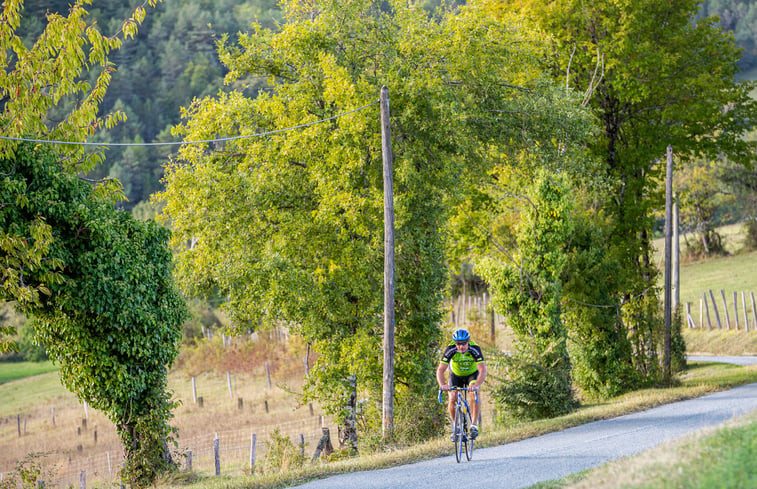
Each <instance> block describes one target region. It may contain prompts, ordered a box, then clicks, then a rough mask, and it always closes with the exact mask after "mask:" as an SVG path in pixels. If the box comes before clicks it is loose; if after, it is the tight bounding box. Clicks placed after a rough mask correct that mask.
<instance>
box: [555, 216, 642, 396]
mask: <svg viewBox="0 0 757 489" xmlns="http://www.w3.org/2000/svg"><path fill="white" fill-rule="evenodd" d="M598 224H599V223H598V222H596V219H595V220H592V219H591V218H590V216H588V215H586V214H583V215H581V214H579V213H577V214H576V215H575V219H574V229H573V231H572V233H571V237H570V239H569V240H568V242H567V251H568V265H567V266H566V268H565V270H564V271H563V274H562V280H563V281H564V291H563V294H564V298H565V299H566V300H565V301H563V306H564V310H563V321H564V322H565V326H566V328H567V329H568V332H569V342H568V348H569V351H570V356H571V361H572V364H573V370H572V376H573V379H574V381H575V382H576V385H577V386H578V387H579V388H580V389H581V391H582V392H583V394H584V395H585V396H586V397H588V398H609V397H612V396H616V395H618V394H621V393H623V392H626V391H629V390H631V389H633V388H635V387H637V386H638V385H639V383H640V381H641V378H640V375H639V373H638V372H637V371H636V370H634V369H633V363H632V349H631V343H630V340H629V338H628V336H627V334H626V331H625V328H624V327H623V324H622V322H621V321H622V319H621V318H622V316H621V314H620V310H619V304H617V303H616V302H615V297H614V295H613V291H614V290H617V288H618V285H617V281H618V280H620V274H621V270H620V264H619V263H618V261H617V259H616V258H615V257H614V256H613V255H612V254H610V253H609V252H608V250H607V247H606V234H605V231H604V230H603V229H602V228H601V227H600V226H599V225H598Z"/></svg>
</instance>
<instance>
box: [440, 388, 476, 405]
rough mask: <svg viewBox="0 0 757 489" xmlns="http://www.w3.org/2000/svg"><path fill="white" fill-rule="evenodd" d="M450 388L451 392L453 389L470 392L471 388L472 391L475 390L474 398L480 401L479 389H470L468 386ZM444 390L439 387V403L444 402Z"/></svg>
mask: <svg viewBox="0 0 757 489" xmlns="http://www.w3.org/2000/svg"><path fill="white" fill-rule="evenodd" d="M449 390H450V392H451V391H463V392H468V391H469V390H471V391H473V398H474V399H475V400H476V403H478V389H468V388H467V387H456V386H452V387H450V388H449ZM443 392H444V391H443V390H441V389H439V404H442V393H443Z"/></svg>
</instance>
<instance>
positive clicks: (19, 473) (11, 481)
mask: <svg viewBox="0 0 757 489" xmlns="http://www.w3.org/2000/svg"><path fill="white" fill-rule="evenodd" d="M42 456H43V454H41V453H32V454H29V455H27V456H26V457H25V458H24V459H23V460H20V461H19V462H17V463H16V467H15V469H14V470H13V471H12V472H10V473H9V474H4V475H5V476H4V477H3V480H2V481H0V489H39V487H41V486H42V485H44V482H45V481H46V480H47V481H49V480H50V479H51V478H52V475H53V473H52V471H51V470H50V469H49V468H46V466H45V463H44V460H42Z"/></svg>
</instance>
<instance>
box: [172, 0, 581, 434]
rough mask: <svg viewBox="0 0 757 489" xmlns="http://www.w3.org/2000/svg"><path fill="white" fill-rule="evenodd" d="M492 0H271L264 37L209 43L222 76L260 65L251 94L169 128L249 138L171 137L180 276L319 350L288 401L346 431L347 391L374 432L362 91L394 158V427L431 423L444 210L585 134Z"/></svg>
mask: <svg viewBox="0 0 757 489" xmlns="http://www.w3.org/2000/svg"><path fill="white" fill-rule="evenodd" d="M498 4H499V2H481V3H480V4H475V5H470V6H467V7H464V8H461V9H459V10H455V9H450V10H441V11H438V12H436V14H435V15H434V16H429V15H428V14H427V13H426V12H425V11H424V10H422V9H421V8H420V7H419V6H417V5H412V6H408V5H407V4H406V2H401V1H391V2H388V3H386V4H377V3H375V2H372V1H367V0H365V1H362V0H361V1H351V2H337V1H324V2H319V3H318V4H317V5H315V4H308V5H305V4H303V3H301V2H295V1H291V2H284V3H283V8H284V11H285V13H286V20H287V21H286V23H285V24H284V25H283V26H281V28H280V30H268V29H264V28H262V27H260V26H254V29H253V31H252V32H251V33H248V34H245V35H243V36H241V37H240V38H239V45H233V44H229V42H228V40H226V42H225V43H224V44H222V48H221V51H220V53H221V58H222V60H223V61H224V63H225V64H226V65H227V67H228V69H229V75H228V76H227V83H239V82H240V81H244V80H248V79H250V78H252V77H264V78H265V79H267V80H268V82H269V85H270V87H269V89H268V90H265V91H262V92H261V93H260V94H259V95H258V96H257V97H256V98H254V99H250V98H247V97H245V96H244V94H243V93H242V92H240V91H233V92H231V93H228V94H226V93H222V94H219V95H218V96H216V97H215V98H206V99H204V100H201V101H198V102H196V103H195V104H194V105H193V106H192V107H191V108H190V109H189V110H188V111H187V119H186V122H185V123H184V125H183V126H182V127H181V128H180V133H181V134H182V135H183V136H184V137H185V138H186V139H188V140H197V139H212V138H214V137H216V136H227V135H234V134H239V135H254V134H257V133H266V135H265V136H263V137H256V138H253V137H250V138H247V139H240V140H233V141H228V142H225V143H222V144H214V145H213V146H191V147H185V148H184V149H183V151H182V154H181V156H182V159H183V161H177V162H176V163H175V164H173V165H171V166H170V167H169V168H168V169H167V177H166V191H165V193H163V194H162V195H161V199H162V200H165V202H166V207H165V215H166V217H168V218H169V219H170V222H171V225H172V226H173V229H174V235H173V236H174V241H173V243H174V244H175V245H176V246H177V248H178V251H177V257H178V259H179V264H178V267H177V272H178V280H179V283H180V284H182V286H183V287H184V288H185V290H187V292H192V293H196V292H201V291H205V292H212V291H220V292H221V293H222V294H223V295H225V296H226V297H227V302H226V304H225V308H226V309H227V310H228V311H229V313H230V315H231V317H232V318H233V319H234V321H235V322H236V324H238V325H245V326H246V325H252V326H254V327H265V326H266V325H267V324H272V323H274V322H284V324H286V325H288V326H290V327H291V328H293V329H294V330H295V332H296V333H298V334H300V335H302V336H303V337H304V338H305V339H306V340H307V341H308V342H309V343H310V344H312V346H313V347H314V349H315V351H316V352H317V354H318V360H317V362H316V364H315V365H314V367H313V368H312V369H311V370H310V372H311V374H310V377H309V379H308V385H307V387H306V388H307V394H306V395H307V396H309V397H310V398H315V399H317V400H319V401H321V403H322V404H323V405H324V407H325V408H326V409H327V411H328V412H330V413H333V414H337V415H338V416H339V419H340V420H341V422H342V425H343V428H344V430H345V431H346V432H348V433H352V432H353V428H352V424H353V423H354V416H355V414H354V413H355V407H356V406H355V402H356V398H357V397H358V396H364V397H365V398H367V401H368V402H366V403H362V405H363V406H366V408H365V411H364V413H365V424H366V425H367V426H369V427H371V426H373V427H379V429H380V423H379V422H378V420H379V419H380V417H379V416H378V414H379V412H378V409H377V406H379V405H380V404H379V401H380V398H379V395H380V392H381V354H380V353H381V346H380V345H381V341H380V340H381V331H382V328H381V322H380V317H381V310H382V296H383V294H382V269H383V267H382V258H383V236H382V232H381V230H382V229H383V225H382V219H383V216H382V208H383V205H382V202H383V191H382V175H381V166H382V165H381V145H380V126H379V114H378V107H376V106H375V103H374V102H375V101H376V100H377V98H378V94H379V89H380V87H381V86H382V85H386V86H387V87H388V88H389V94H390V106H391V112H392V135H393V141H392V145H393V152H394V167H395V174H394V190H395V212H396V221H395V222H396V228H397V230H396V243H397V250H396V255H395V260H396V270H397V271H396V275H395V276H396V277H397V281H396V296H395V300H396V302H395V308H396V315H395V317H396V331H397V337H396V349H397V352H396V359H395V376H396V383H395V385H396V386H397V391H398V392H397V395H396V396H395V398H396V400H397V403H398V406H397V407H398V409H397V410H396V411H395V412H396V413H397V417H398V418H399V419H397V420H396V424H397V425H399V426H402V425H403V423H405V424H404V426H408V427H412V428H411V429H410V428H409V429H408V430H402V429H398V430H397V432H398V433H399V436H407V435H408V434H409V433H415V434H413V435H412V436H423V435H424V434H426V435H428V434H430V433H435V432H436V429H437V428H438V423H440V422H441V421H440V420H442V419H443V417H442V415H441V413H440V410H439V408H438V406H436V407H432V408H429V407H428V406H429V403H428V400H429V399H431V398H432V397H433V395H434V393H435V390H436V385H435V382H434V375H433V373H434V363H435V362H436V360H437V355H438V353H439V352H438V348H437V346H438V340H439V336H440V322H441V317H442V312H441V304H442V293H443V290H444V284H445V280H446V278H447V276H448V271H447V269H446V257H445V253H444V246H445V239H444V238H445V236H444V234H443V231H444V229H445V228H446V222H447V219H448V218H449V210H450V206H451V205H452V203H454V202H458V201H459V200H460V199H461V198H462V196H463V195H464V192H463V191H462V190H463V188H464V187H466V186H469V185H472V182H474V181H475V182H477V183H480V181H481V178H482V177H484V178H486V177H485V176H486V175H487V170H488V168H489V166H490V165H491V160H492V159H494V158H497V159H500V160H503V159H506V158H508V157H510V156H511V155H512V156H513V157H515V156H517V154H518V151H519V150H520V149H522V148H526V147H530V146H532V145H541V146H543V147H544V149H543V152H542V154H543V155H547V154H550V155H558V156H556V160H560V157H559V154H560V151H559V148H557V146H556V145H553V144H552V139H553V138H554V137H555V134H563V133H571V132H574V131H576V130H577V128H579V127H581V128H583V127H585V126H582V125H581V123H582V122H584V121H585V120H584V119H580V118H575V117H574V116H575V112H576V111H575V106H574V105H571V104H570V103H567V102H566V101H565V100H564V94H562V92H561V91H558V90H555V89H554V87H553V86H552V85H551V84H549V83H547V84H544V83H541V82H540V80H539V79H538V76H537V75H535V74H534V73H532V72H530V71H529V68H530V67H531V66H533V60H531V59H530V57H531V56H533V55H534V54H535V53H532V52H530V51H529V46H530V44H529V43H526V42H523V41H524V37H525V35H524V34H523V32H522V31H520V30H518V29H516V28H514V27H513V25H512V24H511V22H510V19H508V18H506V17H505V16H502V15H500V13H501V9H499V7H498ZM505 46H513V47H512V49H508V50H505V49H503V47H505ZM578 112H580V111H578ZM340 114H344V115H343V116H341V117H338V116H339V115H340ZM579 119H580V120H579ZM318 121H324V122H318ZM294 126H299V128H298V129H296V130H291V131H285V129H286V128H291V127H294ZM303 126H306V127H303ZM275 131H282V132H275ZM560 161H563V160H560ZM415 399H420V400H419V401H415ZM421 406H423V410H420V407H421ZM431 406H433V405H431ZM352 440H353V441H352V442H351V443H350V444H351V445H352V446H353V447H354V441H355V440H354V438H352Z"/></svg>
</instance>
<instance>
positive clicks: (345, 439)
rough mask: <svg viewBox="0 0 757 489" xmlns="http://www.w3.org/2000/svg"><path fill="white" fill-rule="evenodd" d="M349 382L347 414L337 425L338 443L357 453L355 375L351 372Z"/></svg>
mask: <svg viewBox="0 0 757 489" xmlns="http://www.w3.org/2000/svg"><path fill="white" fill-rule="evenodd" d="M349 383H350V397H349V400H348V401H347V405H346V406H345V408H346V411H347V416H346V417H345V419H344V421H343V424H342V426H340V427H339V445H340V446H342V447H344V446H347V447H349V449H350V452H351V453H352V454H354V455H357V453H358V447H357V375H355V374H352V375H351V376H350V378H349Z"/></svg>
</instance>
